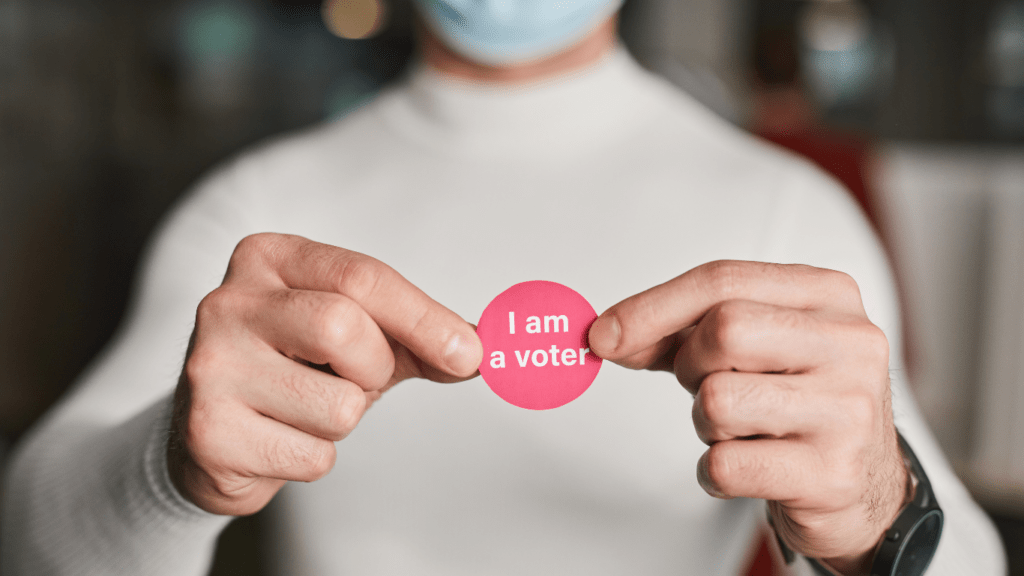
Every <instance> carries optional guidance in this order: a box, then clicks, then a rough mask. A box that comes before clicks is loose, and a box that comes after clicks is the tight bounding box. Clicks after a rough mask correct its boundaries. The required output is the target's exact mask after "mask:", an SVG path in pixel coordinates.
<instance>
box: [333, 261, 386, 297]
mask: <svg viewBox="0 0 1024 576" xmlns="http://www.w3.org/2000/svg"><path fill="white" fill-rule="evenodd" d="M388 271H389V268H388V267H387V266H386V265H385V264H384V263H382V262H380V261H379V260H376V259H374V258H371V257H369V256H365V255H363V254H353V255H352V257H351V258H348V259H347V260H345V261H344V263H343V264H341V265H340V267H339V268H338V271H337V272H336V275H335V278H336V284H337V285H338V288H339V291H340V292H341V293H342V294H346V295H348V296H349V297H350V298H352V299H353V300H356V301H360V302H361V301H363V300H364V299H366V298H367V297H369V296H371V295H373V294H374V293H375V292H376V291H377V289H378V287H379V286H380V284H381V282H382V281H383V280H384V278H385V276H386V275H387V273H388Z"/></svg>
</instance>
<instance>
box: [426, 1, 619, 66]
mask: <svg viewBox="0 0 1024 576" xmlns="http://www.w3.org/2000/svg"><path fill="white" fill-rule="evenodd" d="M622 2H623V0H416V4H417V5H418V6H419V8H420V13H421V14H422V15H423V18H424V19H425V20H426V21H427V24H428V25H429V26H430V27H431V29H432V30H433V31H434V32H435V33H436V34H437V35H438V36H439V37H440V38H441V40H442V41H444V42H445V44H447V45H448V46H449V47H450V48H452V49H453V50H456V51H457V52H459V53H460V54H462V55H463V56H465V57H467V58H469V59H471V60H475V61H477V62H480V63H483V64H491V65H502V64H510V63H513V62H522V61H527V60H534V59H537V58H543V57H545V56H550V55H553V54H557V53H558V52H560V51H561V50H563V49H565V48H568V47H569V46H571V45H572V44H574V43H575V42H577V41H579V40H582V39H583V38H584V37H585V36H586V35H587V34H588V33H589V32H590V31H591V30H593V29H594V28H595V27H596V26H597V25H598V24H599V23H600V22H602V21H604V19H605V18H607V17H608V16H610V15H611V14H613V13H614V12H615V11H616V10H618V9H619V7H620V6H621V5H622Z"/></svg>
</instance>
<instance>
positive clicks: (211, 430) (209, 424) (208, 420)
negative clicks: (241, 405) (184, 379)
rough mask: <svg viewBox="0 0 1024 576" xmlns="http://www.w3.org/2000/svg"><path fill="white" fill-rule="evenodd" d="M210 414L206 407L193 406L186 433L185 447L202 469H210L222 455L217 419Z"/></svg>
mask: <svg viewBox="0 0 1024 576" xmlns="http://www.w3.org/2000/svg"><path fill="white" fill-rule="evenodd" d="M210 412H211V411H210V410H209V409H208V407H207V406H205V405H202V404H201V405H195V404H193V406H192V409H191V410H190V411H189V415H188V420H187V423H186V425H185V431H184V437H185V445H186V446H187V447H188V450H189V452H190V453H191V455H192V458H193V460H195V461H196V463H197V464H198V465H199V466H200V467H201V468H209V467H210V466H211V465H212V464H213V462H212V461H213V460H214V459H216V457H217V455H219V454H220V453H221V451H220V449H219V446H220V444H221V439H220V437H219V427H218V425H217V419H216V418H213V417H211V414H210Z"/></svg>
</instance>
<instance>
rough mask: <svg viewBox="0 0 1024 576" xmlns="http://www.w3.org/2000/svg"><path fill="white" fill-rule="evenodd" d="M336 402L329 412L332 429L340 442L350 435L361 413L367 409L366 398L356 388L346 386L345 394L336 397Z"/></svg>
mask: <svg viewBox="0 0 1024 576" xmlns="http://www.w3.org/2000/svg"><path fill="white" fill-rule="evenodd" d="M337 398H338V400H337V401H336V402H335V406H334V407H333V409H332V410H331V416H332V420H333V425H334V429H335V430H336V431H337V433H338V437H339V438H338V440H342V439H344V438H345V437H347V436H348V435H350V434H352V430H354V429H355V426H356V425H357V424H358V423H359V419H360V418H361V417H362V412H364V411H365V410H366V407H367V396H366V394H364V393H362V390H361V389H358V388H357V387H356V386H354V385H353V386H347V387H346V388H345V392H344V393H342V394H340V395H338V396H337Z"/></svg>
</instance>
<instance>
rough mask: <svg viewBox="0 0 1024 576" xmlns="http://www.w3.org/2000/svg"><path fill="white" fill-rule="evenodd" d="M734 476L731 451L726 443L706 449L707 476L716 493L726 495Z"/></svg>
mask: <svg viewBox="0 0 1024 576" xmlns="http://www.w3.org/2000/svg"><path fill="white" fill-rule="evenodd" d="M735 474H736V462H735V456H734V455H733V451H732V450H731V449H730V448H729V444H728V443H727V442H720V443H718V444H715V445H713V446H711V447H710V448H709V449H708V458H707V476H708V480H709V481H710V482H711V484H712V485H713V486H714V487H715V488H716V489H718V491H720V492H722V493H725V494H728V493H730V487H731V486H732V483H733V478H734V476H735Z"/></svg>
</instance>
